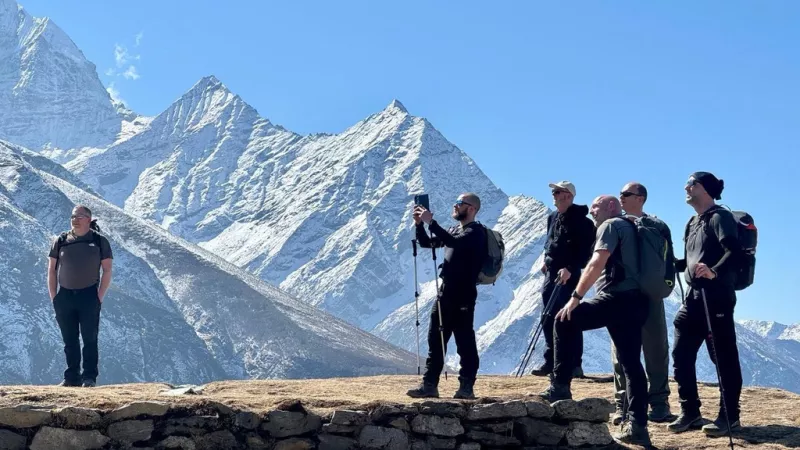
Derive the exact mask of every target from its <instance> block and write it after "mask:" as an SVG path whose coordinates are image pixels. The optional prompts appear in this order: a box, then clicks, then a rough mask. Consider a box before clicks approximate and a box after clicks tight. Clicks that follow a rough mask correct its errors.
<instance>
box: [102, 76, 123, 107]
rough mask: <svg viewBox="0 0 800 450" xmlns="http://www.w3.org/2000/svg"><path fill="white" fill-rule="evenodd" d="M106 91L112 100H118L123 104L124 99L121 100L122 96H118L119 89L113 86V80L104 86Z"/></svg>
mask: <svg viewBox="0 0 800 450" xmlns="http://www.w3.org/2000/svg"><path fill="white" fill-rule="evenodd" d="M106 92H108V95H110V96H111V100H114V101H115V102H120V103H122V104H125V100H123V98H122V97H120V95H119V90H117V88H116V87H115V86H114V82H113V81H112V82H111V84H109V85H108V87H107V88H106Z"/></svg>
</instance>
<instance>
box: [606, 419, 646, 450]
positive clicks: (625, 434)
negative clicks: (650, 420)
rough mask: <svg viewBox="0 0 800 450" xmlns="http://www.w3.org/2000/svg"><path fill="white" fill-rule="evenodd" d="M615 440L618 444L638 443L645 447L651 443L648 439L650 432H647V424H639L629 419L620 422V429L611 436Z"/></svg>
mask: <svg viewBox="0 0 800 450" xmlns="http://www.w3.org/2000/svg"><path fill="white" fill-rule="evenodd" d="M612 437H613V438H614V440H615V441H617V442H619V443H620V444H633V445H640V446H642V447H645V448H649V447H652V445H653V443H652V442H651V441H650V433H648V432H647V426H642V425H639V424H638V423H636V422H631V421H630V420H628V421H625V423H623V424H622V431H620V432H619V433H616V434H614V435H613V436H612Z"/></svg>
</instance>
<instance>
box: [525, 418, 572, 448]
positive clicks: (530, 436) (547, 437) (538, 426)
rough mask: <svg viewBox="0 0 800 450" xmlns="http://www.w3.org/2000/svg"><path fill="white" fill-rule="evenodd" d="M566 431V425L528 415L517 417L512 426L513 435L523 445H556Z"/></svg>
mask: <svg viewBox="0 0 800 450" xmlns="http://www.w3.org/2000/svg"><path fill="white" fill-rule="evenodd" d="M566 433H567V427H566V426H563V425H557V424H554V423H552V422H547V421H544V420H538V419H532V418H530V417H522V418H519V419H517V420H516V421H515V426H514V435H515V436H517V437H518V438H519V439H520V440H521V441H522V443H523V444H525V445H549V446H553V445H557V444H558V443H559V442H561V440H562V439H564V435H565V434H566Z"/></svg>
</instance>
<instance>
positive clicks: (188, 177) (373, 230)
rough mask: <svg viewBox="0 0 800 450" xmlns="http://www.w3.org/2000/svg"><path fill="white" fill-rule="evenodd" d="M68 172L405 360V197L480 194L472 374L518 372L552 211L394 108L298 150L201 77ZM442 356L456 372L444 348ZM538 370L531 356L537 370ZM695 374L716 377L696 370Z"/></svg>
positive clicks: (408, 279)
mask: <svg viewBox="0 0 800 450" xmlns="http://www.w3.org/2000/svg"><path fill="white" fill-rule="evenodd" d="M67 167H68V168H70V169H71V170H73V171H75V173H77V174H78V175H79V176H80V177H81V178H82V179H83V180H84V181H85V182H87V183H88V184H90V185H91V186H93V187H94V188H95V189H96V190H97V191H98V192H99V193H100V194H101V195H103V196H104V197H105V198H106V199H108V200H110V201H112V202H114V203H116V204H118V205H120V206H123V207H124V208H125V210H126V211H128V212H130V213H132V214H134V215H137V216H140V217H144V218H146V219H149V220H152V221H154V222H156V223H158V224H160V225H161V226H162V227H164V228H166V229H168V230H170V231H172V232H174V233H176V234H178V235H180V236H182V237H184V238H186V239H188V240H190V241H193V242H196V243H198V244H199V245H201V246H202V247H204V248H206V249H208V250H209V251H212V252H213V253H215V254H218V255H220V256H222V257H224V258H226V259H227V260H229V261H231V262H232V263H233V264H235V265H237V266H239V267H242V268H245V269H247V270H248V271H250V272H251V273H254V274H256V275H258V276H260V277H261V278H262V279H263V280H265V281H269V282H271V283H274V284H278V285H280V286H281V287H282V288H284V289H286V290H287V291H289V292H290V293H292V294H294V295H296V296H297V297H299V298H301V299H303V300H304V301H307V302H309V303H311V304H313V305H317V306H319V307H321V308H323V309H325V310H326V311H328V312H330V313H332V314H334V315H337V316H339V317H341V318H344V319H346V320H348V321H349V322H351V323H353V324H355V325H357V326H359V327H361V328H363V329H366V330H370V331H372V332H373V333H374V334H375V335H377V336H379V337H382V338H384V339H386V340H387V341H389V342H391V343H394V344H397V345H400V346H401V347H403V348H405V349H408V350H410V351H414V352H415V351H416V336H415V333H416V330H415V323H416V310H417V309H416V306H415V304H414V301H413V299H414V288H413V280H414V260H413V257H412V254H411V245H410V241H411V239H412V238H413V235H412V231H413V230H412V227H411V226H410V222H411V220H410V210H411V206H412V196H413V194H414V193H420V192H427V193H430V194H431V196H432V209H433V211H434V212H436V213H437V217H439V220H440V221H441V222H443V223H449V222H452V219H449V218H448V217H446V214H447V213H448V212H449V210H450V202H451V201H452V200H454V199H455V198H456V197H457V196H458V195H459V193H461V192H465V191H473V192H477V193H478V194H479V195H480V196H481V198H482V209H481V212H480V214H479V220H481V222H483V223H485V224H486V225H488V226H490V227H493V228H495V229H497V230H498V231H500V232H501V233H502V234H503V235H504V237H505V240H506V244H507V245H508V249H507V255H506V270H505V272H504V274H503V276H502V277H501V279H500V281H499V282H498V283H497V284H496V285H494V286H481V287H480V288H479V292H480V294H479V303H478V308H477V311H476V318H475V327H476V329H477V330H478V331H477V336H478V346H479V351H480V352H481V361H482V363H481V367H482V369H481V370H482V372H484V373H486V372H490V373H509V372H511V371H513V370H514V369H515V368H516V367H517V364H518V363H519V359H520V357H521V355H522V354H523V353H524V351H525V348H526V346H527V344H528V341H529V339H530V336H531V334H532V331H533V329H534V327H535V324H536V318H537V317H538V314H539V308H540V304H541V303H540V296H539V292H540V291H541V286H542V282H543V279H542V275H541V274H540V273H539V272H538V271H537V268H538V267H540V266H541V253H542V246H543V244H544V234H545V224H546V215H547V213H549V211H550V210H549V209H548V208H547V207H546V206H545V205H544V204H542V203H541V202H538V201H536V200H534V199H531V198H526V197H522V196H516V197H508V196H507V195H506V194H505V193H503V192H502V191H501V190H500V189H499V188H497V187H496V186H495V185H494V184H493V183H492V182H491V180H489V179H488V177H486V176H485V174H483V173H482V172H481V171H480V169H479V168H477V166H476V165H475V164H474V162H473V161H472V160H471V159H470V158H469V157H468V156H467V155H466V154H464V153H463V152H462V151H461V150H459V149H458V148H457V147H455V146H454V145H452V144H451V143H449V142H448V141H447V140H446V139H445V138H444V137H443V136H442V135H441V133H439V132H438V131H437V130H436V129H435V128H434V127H433V126H432V125H431V124H430V123H429V122H428V121H427V120H425V119H422V118H418V117H414V116H412V115H410V114H409V113H408V111H407V110H406V109H405V108H404V107H403V106H402V104H400V102H398V101H396V100H395V101H393V102H392V103H391V104H389V106H387V107H386V108H385V109H384V110H383V111H380V112H378V113H376V114H373V115H371V116H370V117H368V118H366V119H365V120H363V121H361V122H359V123H357V124H356V125H354V126H352V127H350V128H349V129H347V130H345V131H344V132H343V133H341V134H337V135H312V136H299V135H297V134H295V133H292V132H290V131H287V130H285V129H284V128H281V127H278V126H276V125H273V124H272V123H270V122H269V121H268V120H266V119H263V118H261V117H259V116H258V114H257V112H256V111H255V110H254V109H253V108H251V107H249V106H248V105H247V104H246V103H245V102H244V101H243V100H242V99H241V98H240V97H239V96H237V95H235V94H233V93H231V92H230V91H228V89H227V88H225V86H224V85H223V84H222V83H221V82H220V81H219V80H217V79H216V78H214V77H207V78H204V79H202V80H201V81H200V82H199V83H197V84H196V85H195V86H194V87H193V88H192V89H191V90H190V91H188V92H187V93H186V94H185V95H184V96H182V97H181V98H180V99H179V100H177V101H176V102H175V103H174V104H173V105H172V106H171V107H170V108H169V109H167V111H165V112H164V113H162V114H160V115H159V116H157V117H156V118H155V119H154V120H153V122H152V123H151V124H150V126H149V127H148V128H147V129H145V130H143V131H142V132H141V133H139V134H137V135H135V136H133V137H131V138H130V139H128V140H127V141H125V142H123V143H120V144H117V145H114V146H111V147H110V148H109V149H108V150H106V151H105V152H102V153H95V154H86V155H85V156H79V157H77V158H76V159H75V160H73V161H72V162H70V163H68V164H67ZM442 216H445V217H442ZM440 257H441V255H440ZM417 267H418V275H419V279H420V281H421V282H420V289H421V296H420V305H419V307H420V322H421V329H420V333H421V351H422V353H423V355H424V353H425V351H426V348H427V345H426V343H425V330H426V329H427V324H428V315H429V314H430V310H431V307H432V301H433V295H434V292H435V284H434V282H433V273H434V272H433V267H434V266H433V261H432V258H431V254H430V252H429V251H426V250H420V252H419V256H418V257H417ZM679 302H680V300H679V296H678V294H677V292H676V296H675V297H674V298H672V299H671V300H669V301H668V302H667V306H668V308H667V309H668V320H669V322H670V323H671V321H672V319H673V318H674V315H675V312H676V311H677V309H678V306H679ZM671 333H672V331H670V336H671ZM740 342H741V343H742V348H741V352H742V355H741V359H742V365H743V370H744V372H745V379H746V380H747V382H748V384H764V385H769V386H782V387H785V388H787V389H792V390H800V382H798V381H792V380H795V379H798V375H800V365H798V364H797V363H796V358H795V357H794V356H793V355H794V353H793V351H792V349H785V348H777V347H776V348H774V349H773V348H770V345H769V343H768V342H765V341H764V339H762V338H761V336H759V335H757V334H754V333H752V332H749V331H748V330H746V329H744V328H741V329H740ZM773 347H775V346H773ZM539 348H540V349H541V345H540V346H539ZM609 348H610V343H609V338H608V334H607V332H606V331H605V330H596V331H593V332H590V333H588V335H587V339H586V349H585V358H584V360H585V364H584V368H585V369H586V370H587V371H590V372H592V371H593V372H608V371H610V370H611V366H610V361H609V357H608V355H609ZM448 353H449V354H450V355H451V357H450V360H449V361H450V362H451V363H452V364H454V365H455V364H457V362H458V356H457V355H456V352H455V344H454V343H451V345H450V347H449V349H448ZM539 358H540V352H537V355H536V357H535V358H534V360H533V362H532V364H536V363H538V361H539ZM698 375H699V377H700V378H701V379H706V380H713V379H714V378H715V377H716V372H715V370H714V368H713V366H712V365H711V363H710V360H709V359H708V357H707V356H701V358H700V364H699V367H698Z"/></svg>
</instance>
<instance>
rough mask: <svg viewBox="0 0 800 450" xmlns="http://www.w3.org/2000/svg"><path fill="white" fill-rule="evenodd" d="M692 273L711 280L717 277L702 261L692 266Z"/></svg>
mask: <svg viewBox="0 0 800 450" xmlns="http://www.w3.org/2000/svg"><path fill="white" fill-rule="evenodd" d="M694 275H695V276H696V277H697V278H708V279H709V280H713V279H714V278H716V277H717V274H716V273H714V271H713V270H711V268H709V267H708V266H707V265H705V264H703V263H698V264H697V265H696V266H695V268H694Z"/></svg>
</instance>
